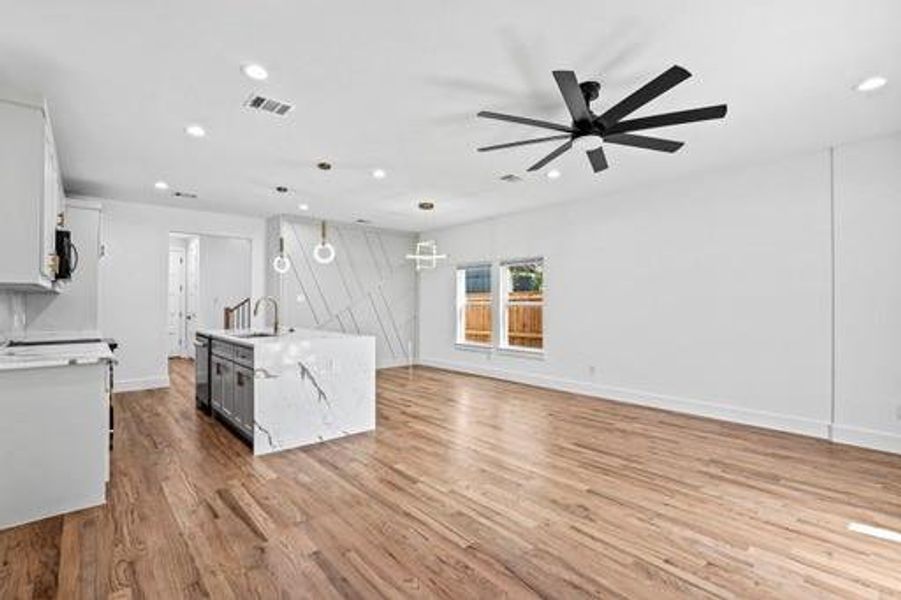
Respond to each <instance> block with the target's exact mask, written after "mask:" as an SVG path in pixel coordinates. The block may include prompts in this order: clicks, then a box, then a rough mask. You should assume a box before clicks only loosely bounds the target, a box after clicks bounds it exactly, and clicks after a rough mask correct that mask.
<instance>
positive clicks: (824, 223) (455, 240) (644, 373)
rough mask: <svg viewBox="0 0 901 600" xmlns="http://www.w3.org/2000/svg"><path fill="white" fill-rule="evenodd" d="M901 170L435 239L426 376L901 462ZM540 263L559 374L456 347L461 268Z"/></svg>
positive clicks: (812, 171) (684, 192)
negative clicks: (787, 436) (456, 376)
mask: <svg viewBox="0 0 901 600" xmlns="http://www.w3.org/2000/svg"><path fill="white" fill-rule="evenodd" d="M899 165H901V135H899V134H895V135H892V136H889V137H885V138H882V139H876V140H868V141H864V142H860V143H855V144H849V145H844V146H840V147H838V148H835V149H834V150H832V151H823V152H816V153H810V154H808V155H805V156H796V157H792V158H788V159H784V160H781V161H778V162H775V163H772V164H761V165H752V166H748V167H745V168H741V169H733V170H730V171H724V172H720V173H712V174H704V175H698V176H696V177H694V178H692V179H688V180H680V181H673V182H670V183H667V184H663V185H659V186H654V187H648V188H645V189H640V190H633V191H629V192H625V193H620V194H616V195H612V196H608V197H599V198H597V199H596V200H594V201H591V202H582V203H573V204H559V205H556V206H554V207H551V208H547V209H543V210H539V211H535V212H529V213H523V214H518V215H512V216H506V217H502V218H498V219H495V220H491V221H483V222H478V223H473V224H470V225H464V226H460V227H454V228H450V229H445V230H440V231H436V232H431V233H428V234H424V236H423V237H429V238H434V239H436V240H437V241H438V243H439V248H440V249H441V251H442V252H448V253H450V255H451V260H450V261H449V262H450V264H449V265H447V266H445V267H444V268H441V269H439V270H437V271H435V272H424V273H422V274H421V276H420V303H419V312H420V324H419V326H420V335H419V342H420V358H421V362H423V363H424V364H431V365H435V366H440V367H447V368H452V369H460V370H466V371H472V372H477V373H483V374H488V375H494V376H498V377H502V378H507V379H512V380H519V381H525V382H529V383H534V384H537V385H545V386H549V387H555V388H561V389H568V390H572V391H577V392H583V393H587V394H593V395H597V396H604V397H609V398H613V399H618V400H622V401H626V402H637V403H641V404H648V405H652V406H658V407H662V408H668V409H673V410H678V411H684V412H690V413H695V414H701V415H707V416H713V417H717V418H723V419H728V420H734V421H739V422H745V423H751V424H756V425H761V426H765V427H772V428H776V429H783V430H788V431H794V432H798V433H804V434H808V435H815V436H819V437H831V438H832V439H834V440H836V441H841V442H847V443H853V444H858V445H863V446H868V447H872V448H877V449H882V450H888V451H894V452H901V359H899V357H901V268H899V262H901V260H899V259H901V168H899ZM527 256H545V257H546V278H545V279H546V283H547V308H546V316H545V333H546V352H545V357H544V359H543V360H536V359H529V358H525V357H520V356H510V355H502V354H496V353H495V354H492V353H484V352H474V351H472V350H463V349H458V348H455V347H454V306H453V304H454V277H453V264H455V263H466V262H472V261H479V260H484V259H486V258H488V259H494V260H497V259H500V258H510V257H527ZM833 270H834V275H833ZM833 311H834V317H833ZM833 354H834V357H833ZM592 367H594V374H592ZM833 374H834V375H833ZM833 377H834V384H833Z"/></svg>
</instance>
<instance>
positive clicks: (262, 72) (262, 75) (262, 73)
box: [241, 63, 269, 81]
mask: <svg viewBox="0 0 901 600" xmlns="http://www.w3.org/2000/svg"><path fill="white" fill-rule="evenodd" d="M241 70H242V71H243V72H244V74H245V75H247V76H248V77H250V78H251V79H255V80H256V81H263V80H264V79H266V78H267V77H269V71H267V70H266V68H265V67H263V65H257V64H254V63H249V64H246V65H244V66H243V67H241Z"/></svg>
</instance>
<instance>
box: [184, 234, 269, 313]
mask: <svg viewBox="0 0 901 600" xmlns="http://www.w3.org/2000/svg"><path fill="white" fill-rule="evenodd" d="M252 251H253V248H252V243H251V240H249V239H245V238H229V237H220V236H211V235H205V236H202V237H201V238H200V311H199V326H200V327H201V328H204V327H206V328H213V329H221V328H222V326H223V318H224V317H223V311H224V309H225V307H226V306H234V305H235V304H237V303H238V302H240V301H241V300H243V299H245V298H247V297H250V296H253V297H254V298H258V297H259V295H260V294H259V293H257V294H253V283H252V281H251V279H252V271H253V269H252V267H253V258H252Z"/></svg>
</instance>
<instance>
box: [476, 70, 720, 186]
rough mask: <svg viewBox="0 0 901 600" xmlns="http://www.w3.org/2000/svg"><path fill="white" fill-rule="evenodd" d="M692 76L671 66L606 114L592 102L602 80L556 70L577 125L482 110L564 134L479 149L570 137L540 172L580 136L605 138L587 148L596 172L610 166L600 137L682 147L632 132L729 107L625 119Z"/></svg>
mask: <svg viewBox="0 0 901 600" xmlns="http://www.w3.org/2000/svg"><path fill="white" fill-rule="evenodd" d="M689 77H691V73H689V72H688V71H687V70H686V69H684V68H682V67H680V66H678V65H677V66H673V67H670V68H669V69H667V70H666V71H664V72H663V73H662V74H661V75H658V76H657V77H655V78H654V79H653V80H651V81H650V82H648V83H646V84H645V85H643V86H642V87H640V88H639V89H638V90H636V91H635V92H633V93H632V94H630V95H629V96H627V97H626V98H624V99H623V100H621V101H620V102H619V103H617V104H615V105H613V106H612V107H611V108H609V109H607V110H606V111H605V112H604V113H602V114H600V115H596V114H594V113H593V112H592V111H591V109H590V108H589V107H588V105H589V104H591V102H593V101H594V100H597V99H598V97H599V96H600V93H601V84H600V83H598V82H597V81H583V82H581V83H579V81H578V80H577V79H576V74H575V73H573V72H572V71H554V79H555V80H556V81H557V87H559V88H560V93H561V94H562V95H563V101H564V103H566V108H567V109H569V114H570V115H571V116H572V124H571V125H560V124H558V123H551V122H549V121H541V120H538V119H530V118H528V117H517V116H514V115H506V114H503V113H497V112H491V111H487V110H483V111H481V112H480V113H479V115H478V116H480V117H483V118H486V119H497V120H500V121H509V122H511V123H519V124H521V125H529V126H532V127H539V128H541V129H550V130H553V131H559V132H561V133H560V134H559V135H551V136H548V137H542V138H534V139H530V140H521V141H518V142H509V143H506V144H496V145H494V146H485V147H483V148H479V149H478V150H479V152H489V151H491V150H502V149H504V148H512V147H514V146H525V145H527V144H539V143H542V142H550V141H553V140H566V141H565V142H564V143H563V144H562V145H560V146H558V147H557V148H556V149H554V151H553V152H551V153H550V154H548V155H547V156H545V157H544V158H542V159H541V160H539V161H538V162H536V163H535V164H534V165H532V166H531V167H529V171H537V170H538V169H541V168H542V167H544V166H545V165H546V164H548V163H549V162H551V161H552V160H554V159H555V158H557V157H559V156H560V155H561V154H563V153H564V152H566V151H567V150H569V149H570V148H572V147H573V142H574V141H575V140H577V139H580V138H588V137H595V138H600V139H599V140H598V142H599V144H598V146H597V147H596V148H594V149H592V150H588V151H587V152H586V154H587V155H588V160H589V162H591V168H592V169H594V172H595V173H598V172H600V171H603V170H604V169H606V168H607V157H606V155H605V154H604V148H603V147H602V146H601V145H600V142H601V141H603V142H606V143H609V144H620V145H623V146H634V147H636V148H644V149H646V150H657V151H658V152H676V151H677V150H678V149H679V148H681V147H682V145H683V142H676V141H673V140H666V139H662V138H657V137H649V136H644V135H635V134H634V133H632V132H633V131H641V130H644V129H654V128H656V127H666V126H669V125H680V124H682V123H692V122H694V121H708V120H711V119H722V118H723V117H725V116H726V105H725V104H717V105H716V106H705V107H703V108H692V109H689V110H680V111H677V112H671V113H664V114H660V115H654V116H651V117H640V118H637V119H627V120H625V121H624V120H623V118H624V117H627V116H629V115H630V114H632V113H633V112H635V111H636V110H638V109H639V108H641V107H642V106H644V105H645V104H647V103H648V102H650V101H651V100H653V99H654V98H656V97H658V96H660V95H662V94H664V93H665V92H667V91H669V90H671V89H672V88H674V87H676V86H677V85H679V84H680V83H682V82H683V81H685V80H686V79H688V78H689Z"/></svg>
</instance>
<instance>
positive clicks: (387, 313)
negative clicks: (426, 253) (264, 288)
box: [267, 217, 416, 368]
mask: <svg viewBox="0 0 901 600" xmlns="http://www.w3.org/2000/svg"><path fill="white" fill-rule="evenodd" d="M319 226H320V223H319V221H311V220H307V219H287V218H282V217H276V218H273V219H270V221H269V223H268V229H269V252H270V260H269V262H268V264H267V272H268V273H269V290H270V293H271V294H274V295H276V297H277V298H278V299H279V304H280V306H281V311H282V314H281V317H282V323H283V324H284V325H285V326H289V327H291V326H293V327H305V328H313V329H325V330H329V331H342V332H345V333H354V334H363V335H371V336H374V337H375V339H376V366H377V367H379V368H383V367H390V366H397V365H403V364H408V363H409V362H410V361H411V360H412V357H411V356H410V354H411V352H410V349H411V348H412V346H414V342H415V336H416V334H415V322H416V275H415V271H414V269H413V265H412V263H411V262H410V261H408V260H406V259H405V256H406V254H408V253H409V252H411V251H412V250H413V246H414V245H415V241H416V235H415V234H411V233H405V232H398V231H390V230H384V229H375V228H371V227H360V226H357V225H350V224H331V223H330V224H329V226H328V239H329V242H330V243H331V244H332V245H334V247H335V261H334V262H333V263H332V264H329V265H320V264H318V263H317V262H316V261H315V260H314V259H313V257H312V252H313V248H314V247H315V246H316V244H317V243H319V239H320V229H319ZM279 235H282V236H283V237H284V239H285V251H286V252H287V254H288V256H289V257H290V258H291V261H292V265H293V266H292V269H291V270H290V271H289V272H288V273H287V274H285V275H278V274H277V273H276V272H275V270H274V269H273V268H272V266H271V257H272V256H274V254H273V253H274V252H275V251H276V250H277V249H278V237H279Z"/></svg>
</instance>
